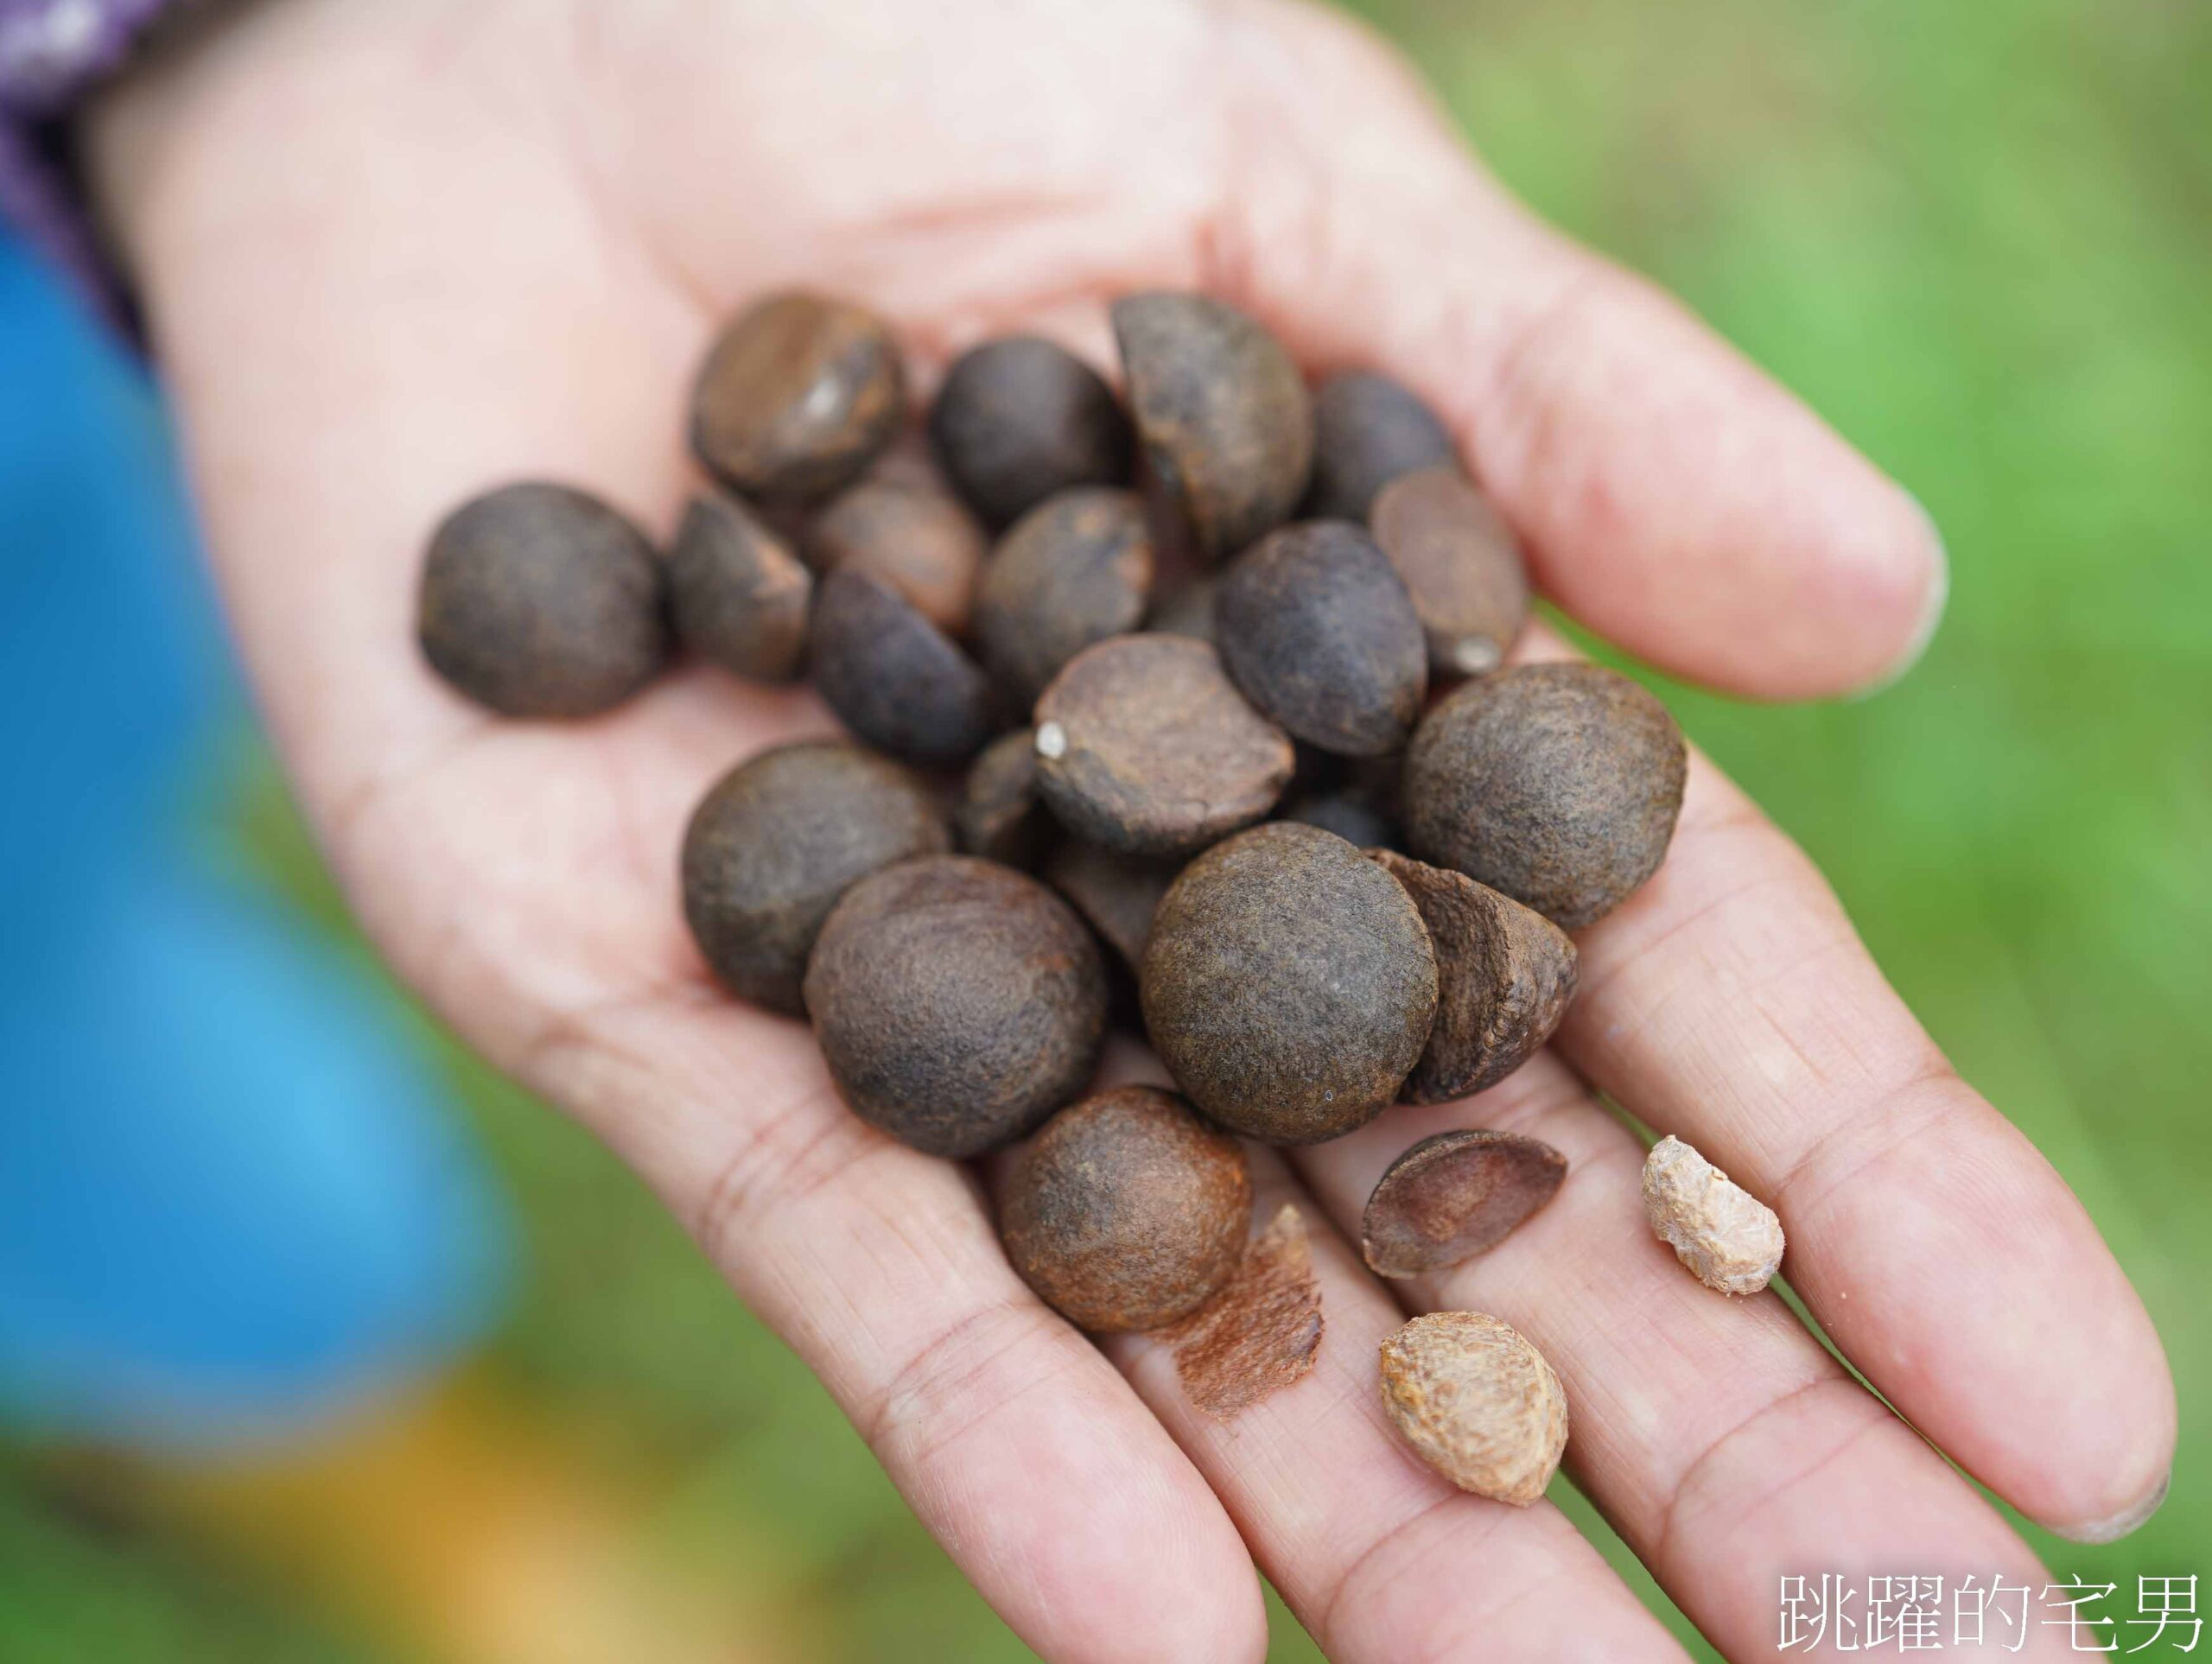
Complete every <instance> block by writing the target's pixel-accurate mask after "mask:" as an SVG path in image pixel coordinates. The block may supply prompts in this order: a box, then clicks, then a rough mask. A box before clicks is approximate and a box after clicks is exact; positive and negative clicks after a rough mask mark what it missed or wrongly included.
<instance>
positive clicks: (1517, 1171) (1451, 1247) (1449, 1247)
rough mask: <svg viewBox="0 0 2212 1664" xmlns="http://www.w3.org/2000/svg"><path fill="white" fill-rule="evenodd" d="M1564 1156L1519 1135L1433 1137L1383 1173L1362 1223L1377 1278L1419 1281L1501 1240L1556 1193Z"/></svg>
mask: <svg viewBox="0 0 2212 1664" xmlns="http://www.w3.org/2000/svg"><path fill="white" fill-rule="evenodd" d="M1566 1177H1567V1158H1566V1157H1565V1156H1563V1155H1561V1154H1560V1153H1559V1152H1558V1151H1557V1150H1554V1148H1552V1146H1550V1145H1548V1144H1546V1143H1544V1142H1543V1141H1542V1140H1540V1139H1533V1138H1523V1137H1522V1136H1521V1135H1520V1134H1517V1133H1494V1132H1488V1131H1473V1132H1454V1133H1439V1134H1435V1136H1433V1137H1432V1138H1425V1139H1423V1140H1421V1142H1420V1143H1418V1144H1416V1145H1414V1146H1413V1147H1412V1148H1410V1149H1408V1151H1407V1152H1406V1153H1404V1154H1403V1155H1401V1156H1400V1157H1399V1158H1398V1159H1396V1160H1395V1161H1394V1162H1392V1163H1391V1164H1390V1165H1389V1166H1388V1167H1387V1168H1385V1169H1384V1170H1383V1177H1382V1178H1380V1179H1378V1180H1377V1181H1376V1185H1375V1190H1374V1191H1373V1193H1372V1194H1371V1195H1370V1196H1369V1197H1368V1198H1367V1211H1366V1213H1365V1215H1364V1216H1363V1217H1362V1218H1361V1220H1360V1226H1359V1237H1360V1242H1359V1246H1360V1252H1361V1254H1363V1255H1364V1256H1365V1258H1366V1260H1367V1263H1368V1267H1369V1268H1370V1270H1372V1271H1374V1272H1376V1273H1377V1274H1378V1275H1380V1276H1384V1277H1418V1276H1421V1274H1423V1273H1426V1272H1431V1271H1441V1270H1443V1269H1444V1268H1445V1267H1447V1266H1456V1265H1458V1264H1459V1263H1460V1262H1461V1261H1465V1260H1471V1259H1472V1258H1474V1256H1475V1255H1476V1254H1483V1253H1486V1252H1488V1251H1489V1250H1490V1249H1491V1248H1496V1247H1497V1245H1498V1244H1499V1243H1500V1242H1503V1241H1504V1240H1505V1239H1506V1237H1507V1236H1508V1235H1510V1234H1511V1233H1512V1232H1513V1230H1514V1229H1516V1227H1518V1226H1519V1225H1520V1223H1521V1222H1522V1220H1524V1219H1527V1218H1528V1217H1529V1216H1530V1215H1531V1214H1533V1213H1535V1211H1536V1210H1538V1209H1540V1208H1541V1207H1542V1206H1543V1205H1544V1204H1546V1203H1547V1202H1549V1201H1550V1200H1551V1199H1552V1197H1554V1196H1555V1195H1556V1194H1558V1191H1559V1187H1560V1181H1561V1180H1562V1179H1564V1178H1566Z"/></svg>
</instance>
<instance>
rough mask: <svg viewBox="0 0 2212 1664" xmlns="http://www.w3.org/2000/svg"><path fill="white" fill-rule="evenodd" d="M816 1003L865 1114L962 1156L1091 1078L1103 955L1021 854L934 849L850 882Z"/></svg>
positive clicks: (811, 979)
mask: <svg viewBox="0 0 2212 1664" xmlns="http://www.w3.org/2000/svg"><path fill="white" fill-rule="evenodd" d="M805 995H806V1009H807V1013H808V1015H810V1017H811V1018H812V1019H814V1032H815V1038H817V1040H818V1041H819V1042H820V1044H821V1046H822V1055H823V1059H824V1060H825V1061H826V1062H827V1063H828V1064H829V1073H830V1076H831V1077H832V1078H833V1079H834V1080H835V1081H836V1083H837V1089H838V1090H839V1092H841V1093H842V1095H843V1096H844V1099H845V1102H847V1103H848V1104H849V1105H850V1106H851V1108H852V1109H853V1112H854V1113H855V1115H859V1116H860V1117H861V1120H863V1121H868V1122H869V1123H871V1124H872V1125H874V1126H876V1127H880V1128H881V1129H882V1130H883V1131H885V1132H887V1133H888V1134H891V1135H892V1136H893V1138H895V1139H898V1140H899V1141H900V1142H902V1143H904V1144H907V1145H910V1146H912V1147H913V1148H915V1149H917V1150H920V1151H922V1152H923V1153H925V1154H928V1155H937V1156H946V1157H950V1158H951V1159H955V1160H965V1159H968V1158H969V1157H972V1156H977V1155H981V1154H982V1153H984V1152H985V1151H988V1150H994V1149H996V1148H998V1147H999V1146H1001V1145H1003V1144H1009V1143H1011V1142H1013V1141H1014V1140H1015V1139H1017V1138H1020V1137H1021V1136H1022V1135H1023V1134H1026V1133H1027V1132H1029V1131H1031V1130H1032V1129H1033V1128H1034V1127H1037V1126H1038V1125H1039V1123H1040V1122H1042V1121H1044V1120H1045V1118H1046V1116H1048V1115H1051V1114H1052V1111H1053V1110H1055V1109H1057V1108H1059V1107H1060V1106H1061V1105H1062V1104H1064V1103H1065V1102H1068V1100H1069V1099H1071V1098H1072V1097H1074V1096H1076V1094H1077V1093H1078V1092H1079V1091H1081V1090H1082V1089H1083V1087H1084V1083H1086V1082H1087V1081H1088V1080H1089V1079H1090V1074H1091V1070H1093V1068H1094V1067H1095V1066H1096V1064H1097V1060H1098V1049H1099V1045H1100V1044H1101V1042H1102V1041H1103V1038H1104V1034H1105V1026H1106V969H1105V966H1104V965H1103V962H1101V961H1100V959H1099V957H1098V949H1097V948H1096V946H1095V945H1093V943H1092V942H1091V939H1090V932H1089V931H1087V930H1084V927H1083V924H1082V921H1081V920H1079V919H1077V918H1076V916H1075V915H1074V913H1072V912H1071V911H1069V910H1068V906H1067V904H1066V903H1065V902H1063V901H1062V900H1061V899H1059V898H1058V896H1056V895H1054V894H1053V893H1052V892H1051V891H1050V890H1047V889H1046V887H1045V886H1043V885H1041V884H1039V883H1038V882H1037V880H1034V879H1033V878H1030V877H1028V876H1027V875H1026V874H1024V873H1017V872H1015V871H1014V870H1013V869H1012V868H1011V867H1001V866H999V865H997V864H996V863H995V862H992V861H977V860H976V859H974V858H973V857H971V856H966V855H925V856H922V857H920V858H918V859H917V860H913V861H903V862H901V863H899V865H898V866H896V867H886V868H885V869H884V870H882V871H881V872H879V873H874V874H873V875H871V876H870V877H868V878H866V879H863V880H861V881H860V882H859V883H857V884H855V885H854V886H853V887H852V888H851V889H850V890H849V891H847V892H845V895H844V897H843V898H842V899H841V900H840V901H839V902H838V903H837V905H836V907H835V908H833V909H832V910H831V911H830V914H829V918H828V919H827V920H826V921H825V922H824V923H823V926H822V933H821V935H820V936H819V937H817V939H816V942H815V945H814V953H813V955H812V956H811V957H810V959H809V961H808V962H807V968H806V982H805Z"/></svg>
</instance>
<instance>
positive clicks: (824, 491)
mask: <svg viewBox="0 0 2212 1664" xmlns="http://www.w3.org/2000/svg"><path fill="white" fill-rule="evenodd" d="M905 414H906V378H905V372H903V371H902V369H901V368H900V365H899V349H898V346H897V345H896V343H894V342H893V340H892V338H891V332H890V330H889V329H888V328H887V327H886V326H885V324H884V322H883V321H882V320H881V319H880V318H878V317H876V316H875V314H873V313H871V312H868V311H866V310H864V309H862V308H860V307H857V306H854V305H852V304H850V303H849V302H843V301H837V300H832V299H830V298H829V297H828V296H826V295H808V294H803V293H797V292H792V293H785V294H781V295H771V296H769V297H768V298H767V299H766V300H764V301H762V302H760V303H759V304H758V305H756V306H753V307H752V308H749V309H748V310H747V311H745V312H743V313H741V314H739V315H738V317H737V318H736V319H735V320H734V321H732V322H731V323H730V324H729V326H728V327H727V328H725V329H724V330H723V331H722V333H721V335H720V336H718V337H717V338H716V339H715V343H714V345H713V346H711V347H710V348H709V350H708V352H707V358H706V361H705V363H704V364H703V365H701V367H700V371H699V378H698V381H697V382H696V384H695V385H694V387H693V390H692V397H691V448H692V449H693V450H694V451H696V453H697V454H698V457H699V460H700V461H701V462H702V463H704V464H705V465H706V467H707V468H708V469H709V471H710V472H711V473H714V474H715V476H716V477H717V478H719V479H720V480H721V481H722V482H723V483H724V484H726V485H728V486H731V487H733V488H734V489H735V490H738V491H741V492H746V493H747V494H748V495H757V496H762V497H775V498H807V499H811V498H821V497H826V496H828V495H829V493H830V492H834V491H836V489H837V488H838V487H839V486H842V485H845V484H847V483H848V482H849V481H851V480H855V479H856V478H858V477H859V475H860V473H861V470H862V469H863V468H865V467H867V466H868V461H869V460H870V459H871V458H873V457H874V455H875V454H876V453H878V452H879V451H880V450H881V449H882V448H884V447H885V446H886V445H887V444H888V443H890V441H891V440H892V437H893V435H895V434H896V433H897V432H898V430H899V422H900V421H901V419H902V418H903V417H904V416H905Z"/></svg>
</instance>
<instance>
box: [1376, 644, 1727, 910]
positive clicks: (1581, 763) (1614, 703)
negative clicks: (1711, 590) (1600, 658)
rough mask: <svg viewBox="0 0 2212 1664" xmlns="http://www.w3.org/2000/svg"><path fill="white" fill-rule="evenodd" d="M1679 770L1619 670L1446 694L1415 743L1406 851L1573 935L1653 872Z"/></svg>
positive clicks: (1517, 680)
mask: <svg viewBox="0 0 2212 1664" xmlns="http://www.w3.org/2000/svg"><path fill="white" fill-rule="evenodd" d="M1687 772H1688V753H1687V750H1686V748H1685V746H1684V745H1683V743H1682V734H1681V729H1680V728H1678V727H1675V719H1674V718H1673V717H1672V716H1670V715H1668V713H1667V708H1666V707H1665V706H1664V705H1662V704H1661V703H1660V702H1658V700H1656V698H1654V697H1653V696H1652V695H1650V694H1649V693H1648V692H1646V691H1645V690H1644V689H1643V688H1642V687H1640V686H1638V685H1637V683H1634V682H1631V681H1630V680H1629V678H1628V677H1626V676H1622V675H1620V674H1619V673H1618V671H1614V670H1605V669H1604V668H1602V667H1600V666H1599V665H1595V664H1530V665H1523V666H1519V667H1516V668H1515V669H1512V670H1500V671H1498V672H1497V674H1496V675H1494V676H1484V677H1483V678H1481V679H1480V680H1479V681H1475V682H1470V683H1466V684H1465V686H1463V687H1460V688H1459V689H1456V690H1454V691H1453V692H1452V694H1451V695H1449V696H1448V697H1446V699H1445V700H1444V702H1442V703H1441V704H1440V705H1438V706H1437V707H1436V708H1434V709H1433V710H1432V711H1431V712H1430V713H1429V714H1428V716H1427V719H1426V720H1425V721H1422V723H1421V727H1420V728H1419V729H1418V730H1417V731H1416V732H1415V733H1414V738H1413V744H1412V745H1411V746H1409V747H1408V750H1407V753H1406V791H1405V810H1406V835H1407V840H1408V843H1409V844H1410V845H1411V847H1412V849H1413V852H1414V854H1416V855H1418V856H1420V857H1421V860H1423V861H1428V862H1430V863H1431V864H1433V865H1434V866H1438V867H1452V868H1455V869H1456V870H1458V871H1459V872H1462V873H1466V874H1467V875H1468V876H1469V877H1470V878H1473V879H1478V880H1480V881H1481V882H1483V883H1484V884H1487V885H1489V886H1491V888H1492V889H1494V890H1503V892H1505V893H1506V894H1507V895H1509V896H1511V897H1512V898H1513V899H1515V900H1516V901H1519V902H1522V903H1524V904H1526V905H1529V906H1531V907H1534V908H1535V910H1536V911H1538V912H1540V913H1542V914H1543V915H1544V916H1545V917H1546V918H1548V919H1550V920H1551V921H1552V922H1553V923H1554V924H1557V925H1559V926H1560V928H1562V929H1564V930H1580V929H1581V928H1582V927H1583V926H1584V925H1586V924H1591V923H1592V922H1594V921H1595V920H1597V919H1599V918H1604V917H1605V914H1607V913H1609V912H1611V911H1612V910H1613V909H1614V908H1615V907H1617V906H1618V905H1620V904H1621V903H1622V902H1623V901H1624V900H1626V899H1628V898H1629V896H1630V895H1631V894H1632V893H1634V892H1635V891H1636V890H1637V887H1638V886H1641V885H1642V884H1643V881H1644V880H1646V879H1648V878H1649V877H1650V876H1651V874H1652V873H1655V872H1656V871H1657V870H1658V867H1659V863H1660V861H1662V859H1663V858H1664V857H1665V855H1666V853H1667V844H1668V842H1669V839H1670V838H1672V837H1673V835H1674V831H1675V817H1676V816H1678V815H1679V814H1680V813H1681V806H1682V783H1683V780H1684V778H1685V776H1686V774H1687Z"/></svg>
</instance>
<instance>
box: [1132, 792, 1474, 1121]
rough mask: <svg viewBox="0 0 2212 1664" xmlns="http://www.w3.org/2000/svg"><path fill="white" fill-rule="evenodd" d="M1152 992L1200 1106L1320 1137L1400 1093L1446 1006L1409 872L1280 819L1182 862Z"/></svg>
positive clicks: (1184, 1081)
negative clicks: (1402, 876)
mask: <svg viewBox="0 0 2212 1664" xmlns="http://www.w3.org/2000/svg"><path fill="white" fill-rule="evenodd" d="M1139 990H1140V992H1141V995H1142V998H1143V1001H1144V1019H1145V1027H1146V1030H1147V1032H1148V1033H1149V1034H1150V1035H1151V1037H1152V1044H1153V1049H1154V1051H1158V1052H1159V1053H1160V1060H1161V1061H1162V1062H1164V1063H1165V1064H1166V1065H1167V1070H1168V1072H1169V1073H1170V1074H1172V1075H1173V1076H1174V1077H1175V1080H1176V1083H1177V1084H1178V1085H1179V1086H1180V1087H1181V1088H1182V1089H1184V1091H1185V1092H1187V1093H1189V1094H1190V1096H1191V1097H1192V1101H1193V1102H1196V1103H1197V1104H1198V1107H1199V1108H1201V1109H1203V1110H1205V1112H1206V1114H1208V1115H1211V1116H1212V1117H1213V1118H1214V1119H1215V1120H1216V1121H1220V1122H1221V1123H1222V1124H1223V1125H1224V1126H1226V1127H1233V1128H1235V1129H1236V1131H1238V1132H1240V1133H1248V1134H1250V1135H1251V1136H1253V1137H1254V1138H1261V1139H1265V1140H1268V1141H1269V1142H1270V1143H1274V1144H1311V1143H1315V1142H1318V1141H1319V1140H1323V1139H1330V1138H1336V1137H1338V1136H1340V1135H1341V1134H1345V1133H1349V1132H1351V1130H1352V1129H1353V1128H1354V1127H1362V1126H1364V1125H1365V1124H1366V1123H1367V1122H1368V1121H1372V1120H1373V1119H1374V1118H1375V1117H1376V1115H1379V1114H1381V1113H1382V1111H1383V1109H1384V1108H1386V1107H1387V1106H1388V1105H1389V1104H1390V1103H1391V1102H1394V1101H1395V1099H1396V1097H1397V1096H1398V1089H1399V1087H1400V1086H1401V1085H1402V1084H1403V1083H1404V1081H1405V1078H1406V1077H1407V1076H1408V1074H1409V1073H1411V1072H1412V1070H1413V1067H1414V1064H1415V1063H1416V1062H1418V1061H1419V1059H1420V1057H1421V1048H1422V1047H1423V1046H1424V1045H1427V1041H1428V1030H1429V1024H1430V1022H1431V1021H1432V1020H1433V1018H1434V1017H1435V1014H1436V957H1435V955H1434V954H1433V952H1432V951H1431V949H1430V948H1429V943H1428V931H1427V928H1426V927H1425V926H1424V925H1423V924H1421V914H1420V912H1419V911H1417V910H1416V909H1415V908H1414V904H1413V901H1412V899H1410V898H1409V897H1408V895H1407V894H1406V892H1405V888H1404V886H1402V885H1400V884H1399V883H1398V882H1397V880H1395V879H1393V878H1391V877H1390V875H1389V873H1385V872H1384V871H1383V869H1382V868H1381V867H1377V866H1376V864H1375V863H1374V862H1373V861H1369V860H1367V859H1366V858H1365V857H1363V855H1362V854H1360V853H1359V851H1358V850H1357V849H1356V848H1353V847H1352V846H1351V844H1349V843H1346V842H1344V840H1343V839H1342V838H1339V837H1338V836H1336V835H1334V834H1333V833H1329V832H1324V831H1321V830H1320V829H1319V828H1316V827H1311V826H1300V825H1298V824H1297V823H1295V822H1287V821H1276V822H1271V823H1270V824H1268V825H1266V826H1259V827H1254V828H1253V829H1251V830H1250V831H1249V832H1240V833H1238V834H1237V835H1236V836H1235V837H1233V838H1230V839H1228V840H1226V841H1225V842H1221V843H1218V844H1216V845H1215V846H1214V847H1213V848H1211V849H1209V850H1207V851H1206V852H1205V854H1203V855H1200V856H1199V857H1198V859H1197V860H1195V861H1192V863H1191V864H1190V865H1189V866H1188V867H1185V868H1184V869H1183V872H1182V875H1181V876H1180V877H1179V878H1178V879H1177V880H1175V882H1174V884H1173V886H1170V888H1169V889H1168V892H1167V894H1166V898H1165V899H1163V900H1162V901H1161V902H1160V911H1159V912H1158V913H1157V914H1156V915H1155V916H1154V918H1153V922H1152V940H1151V942H1150V943H1148V944H1147V946H1146V948H1145V955H1144V964H1143V969H1142V970H1141V973H1140V975H1139Z"/></svg>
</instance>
